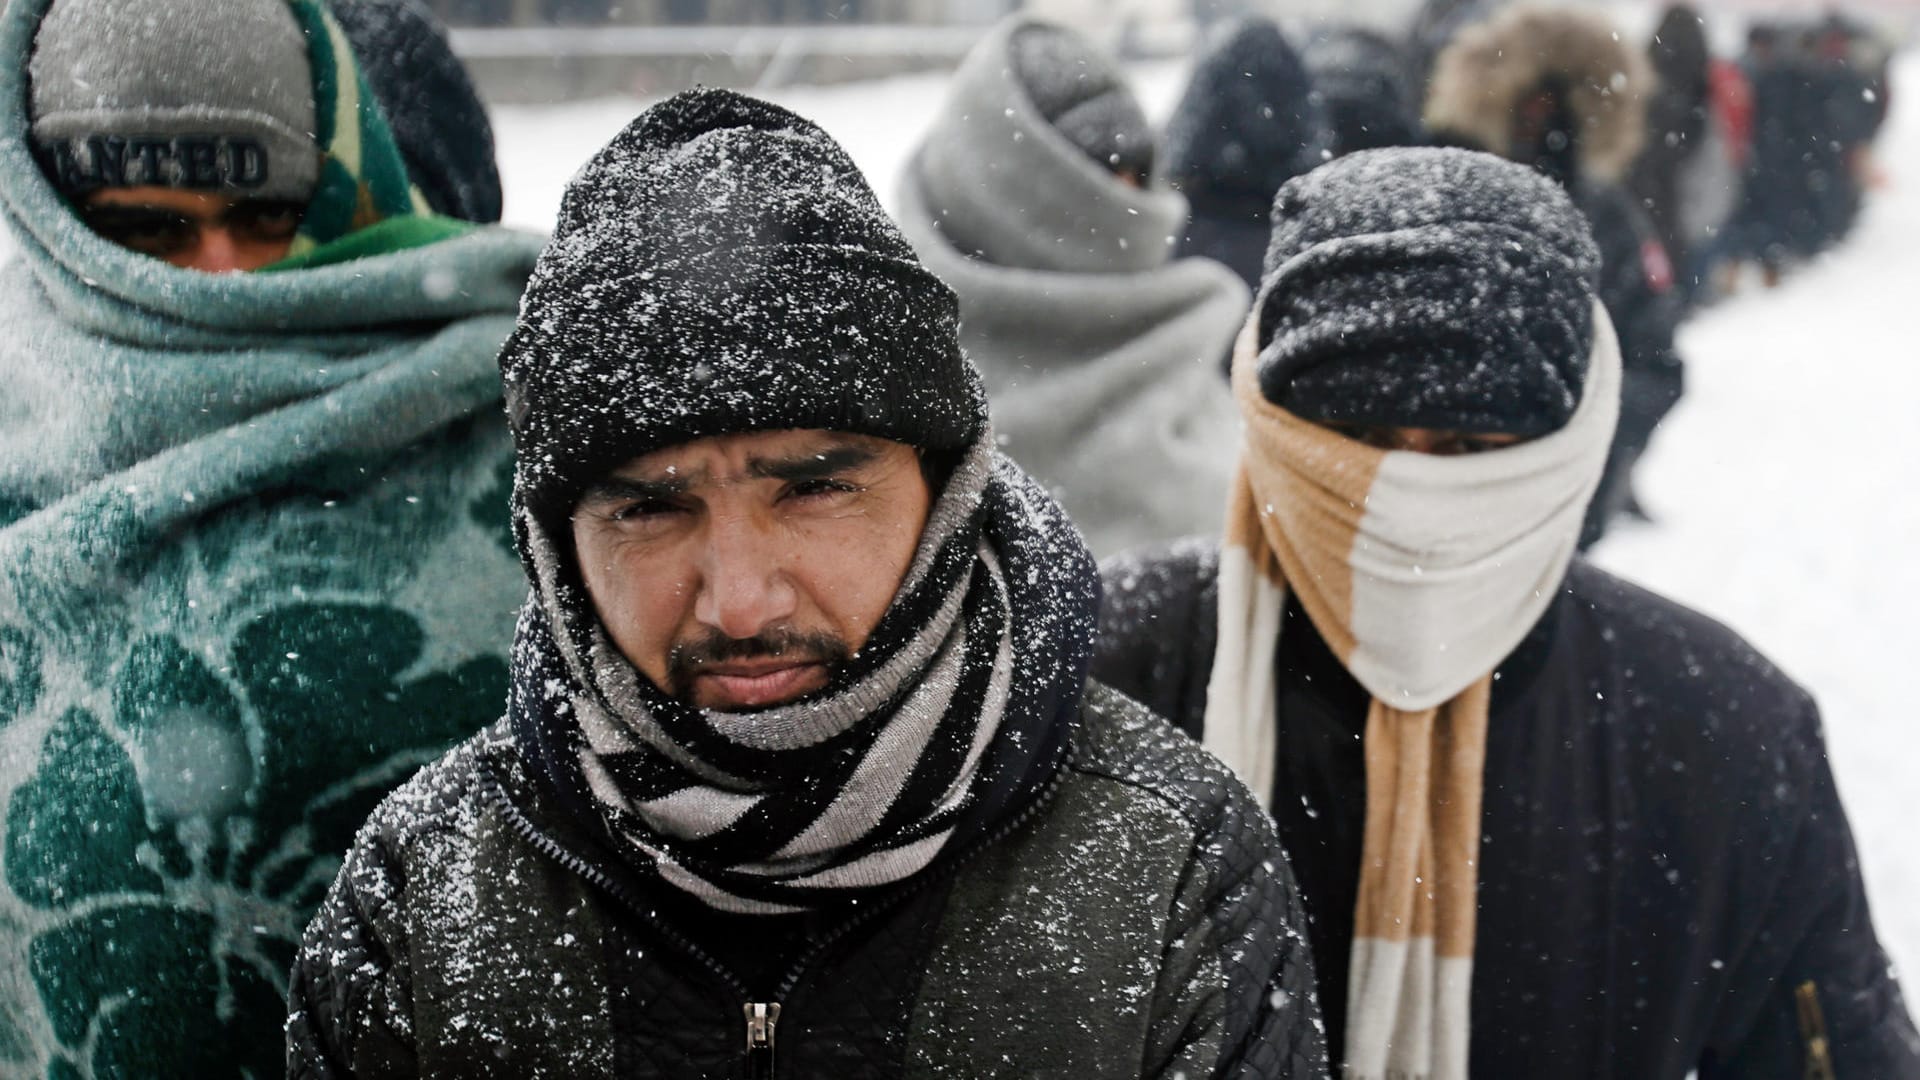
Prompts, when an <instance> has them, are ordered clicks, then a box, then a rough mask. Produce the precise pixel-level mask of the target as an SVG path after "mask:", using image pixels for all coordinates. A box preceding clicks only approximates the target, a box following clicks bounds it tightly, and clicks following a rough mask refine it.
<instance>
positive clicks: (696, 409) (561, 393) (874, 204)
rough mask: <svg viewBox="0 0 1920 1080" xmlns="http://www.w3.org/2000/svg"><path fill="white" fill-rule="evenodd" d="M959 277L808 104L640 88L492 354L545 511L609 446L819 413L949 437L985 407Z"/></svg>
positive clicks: (627, 449) (797, 422) (953, 443)
mask: <svg viewBox="0 0 1920 1080" xmlns="http://www.w3.org/2000/svg"><path fill="white" fill-rule="evenodd" d="M957 335H958V304H957V301H956V300H955V298H954V295H953V292H952V290H950V289H948V288H947V286H946V285H945V284H943V283H942V282H941V281H940V280H939V279H938V278H936V277H935V276H934V275H933V274H932V273H930V272H929V271H928V270H927V269H926V268H925V267H923V266H921V264H920V262H919V260H918V259H917V258H916V257H915V255H914V253H913V248H912V247H911V246H910V245H909V244H908V243H907V241H906V239H905V238H904V237H903V236H902V235H901V234H900V231H899V229H898V227H897V226H895V225H894V223H893V221H892V219H890V218H888V217H887V215H886V212H885V211H884V210H882V209H881V207H880V203H879V201H878V200H877V199H876V198H875V197H874V195H873V192H872V190H871V189H870V188H869V187H868V186H867V183H866V180H865V179H864V178H863V177H862V176H861V174H860V170H859V169H858V168H856V167H855V166H854V164H853V162H852V161H851V160H850V159H849V158H848V157H847V155H846V152H845V151H843V150H842V149H841V148H840V147H839V145H838V144H836V143H835V142H834V141H833V140H832V139H831V138H830V137H829V136H828V135H827V134H826V133H825V132H823V131H822V130H820V128H819V127H817V126H816V125H814V124H813V123H811V122H809V121H807V120H804V119H802V118H800V117H798V116H796V115H794V114H793V113H791V112H788V111H787V110H785V109H782V108H780V107H778V106H776V105H771V104H768V103H766V102H763V101H758V100H755V99H753V98H750V97H746V96H743V95H741V94H736V93H732V92H730V91H724V90H707V89H697V90H690V91H687V92H685V93H682V94H679V95H676V96H675V97H672V98H669V99H668V100H666V101H664V102H661V103H660V104H658V105H655V106H653V107H652V108H650V109H648V110H647V111H646V112H644V113H642V114H641V115H640V116H639V117H638V118H637V119H635V120H634V121H633V123H631V124H630V125H628V127H627V129H626V130H625V131H623V132H621V133H620V134H619V135H618V136H616V137H615V138H614V140H613V141H612V142H611V143H610V144H608V145H607V146H606V147H605V148H603V149H602V150H601V151H600V152H599V153H598V154H596V155H595V156H594V157H593V159H592V160H591V161H589V162H588V163H587V165H586V167H585V168H583V169H582V170H581V171H580V172H579V173H578V174H577V175H576V176H575V177H574V178H573V179H572V180H571V181H570V182H569V183H568V185H567V191H566V196H565V199H564V200H563V202H562V204H561V207H560V218H559V221H558V223H557V225H556V227H555V230H554V235H553V239H552V240H551V241H550V242H549V243H548V245H547V248H546V250H545V251H544V252H543V253H542V254H541V256H540V262H539V265H538V266H537V267H536V268H535V271H534V274H533V279H532V281H531V283H530V284H529V285H528V288H527V294H526V298H525V299H524V301H523V302H522V305H521V312H520V321H519V325H518V326H517V327H516V328H515V330H514V332H513V335H512V336H511V337H510V338H508V340H507V344H506V346H505V347H504V349H503V351H502V353H501V357H500V367H501V373H502V375H503V377H504V379H505V383H506V393H507V412H508V418H509V420H510V422H511V424H512V427H513V433H514V440H515V445H516V447H517V449H518V453H519V464H518V469H519V473H518V477H517V480H516V491H517V493H518V496H519V498H520V499H521V500H522V502H523V505H525V506H526V508H527V509H528V510H529V511H530V512H532V513H533V514H534V515H535V516H536V517H537V518H542V519H545V520H552V519H553V517H554V516H556V515H564V514H566V513H569V512H570V511H571V510H572V506H573V503H574V502H575V501H576V500H577V499H578V497H579V493H580V492H581V491H582V490H583V489H584V487H585V486H586V485H587V484H589V483H592V482H593V481H594V480H596V479H598V478H599V477H601V476H603V475H605V473H606V472H607V471H609V470H611V469H613V468H615V467H617V466H619V465H620V464H622V463H623V462H626V461H628V460H631V459H632V458H635V457H638V456H640V455H643V454H647V453H650V452H652V451H654V450H658V449H661V448H663V447H667V446H672V445H676V444H678V443H683V442H687V441H689V440H692V439H698V438H703V437H706V436H710V435H721V434H730V433H735V432H747V431H777V430H789V429H801V428H820V429H826V430H831V431H842V432H850V433H855V434H863V435H873V436H878V437H881V438H886V439H892V440H895V441H897V442H902V443H907V444H909V445H911V446H915V447H918V448H920V449H921V450H923V451H933V452H940V453H957V452H959V451H961V450H964V449H965V448H967V447H968V446H970V445H971V444H972V443H973V441H974V440H975V438H976V437H977V436H978V435H979V434H980V432H981V431H982V430H983V429H984V428H985V426H986V422H987V410H986V397H985V394H984V392H983V391H982V389H981V386H980V381H979V377H978V375H977V374H976V373H975V372H974V370H973V368H972V366H971V365H970V364H969V363H968V362H967V360H966V358H965V356H964V355H963V354H962V353H961V351H960V345H959V339H958V336H957Z"/></svg>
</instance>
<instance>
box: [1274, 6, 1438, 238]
mask: <svg viewBox="0 0 1920 1080" xmlns="http://www.w3.org/2000/svg"><path fill="white" fill-rule="evenodd" d="M1301 56H1302V59H1304V60H1305V61H1306V65H1307V73H1308V79H1309V81H1310V82H1311V84H1312V86H1313V91H1312V92H1313V94H1314V96H1315V97H1316V98H1317V99H1318V100H1319V101H1320V104H1321V108H1322V111H1323V113H1324V115H1325V117H1326V124H1327V135H1328V142H1327V150H1328V151H1329V153H1330V154H1331V155H1332V156H1333V157H1345V156H1346V155H1348V154H1351V153H1353V152H1354V151H1356V150H1378V149H1381V148H1383V147H1388V146H1419V145H1421V144H1422V143H1424V142H1425V141H1426V129H1425V128H1424V127H1422V126H1421V124H1420V102H1419V99H1418V97H1417V96H1416V95H1415V93H1414V88H1413V84H1412V83H1411V82H1410V81H1409V79H1408V75H1407V67H1408V65H1407V58H1406V56H1405V53H1404V51H1403V50H1402V49H1401V47H1400V46H1399V45H1398V44H1396V43H1395V42H1394V41H1393V39H1392V38H1389V37H1387V36H1385V35H1384V34H1378V33H1375V32H1374V31H1371V30H1366V29H1362V28H1360V27H1357V26H1335V27H1330V28H1328V29H1325V30H1322V31H1321V32H1319V33H1317V34H1315V35H1314V36H1313V37H1311V38H1309V39H1308V40H1307V47H1306V49H1305V50H1304V51H1303V52H1302V54H1301ZM1276 190H1277V189H1276ZM1262 254H1264V252H1263V253H1262Z"/></svg>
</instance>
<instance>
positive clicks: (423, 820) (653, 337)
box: [287, 90, 1326, 1080]
mask: <svg viewBox="0 0 1920 1080" xmlns="http://www.w3.org/2000/svg"><path fill="white" fill-rule="evenodd" d="M742 312H751V313H753V317H749V318H742V317H741V313H742ZM958 319H959V309H958V305H957V304H956V301H955V297H954V294H953V292H952V291H951V290H950V289H948V288H947V286H946V285H945V284H943V283H942V282H941V281H940V280H939V279H938V278H936V277H935V276H934V275H933V274H931V273H929V272H928V270H927V268H926V267H924V266H923V265H921V264H920V262H919V261H918V260H917V259H916V258H915V257H914V255H913V249H912V248H911V247H910V246H909V245H908V243H907V242H906V240H905V238H903V237H902V236H901V235H900V232H899V231H898V230H897V229H896V228H895V227H894V224H893V222H892V221H891V220H889V219H888V217H887V215H886V213H885V212H884V211H883V210H882V209H881V208H880V204H879V202H878V201H877V200H876V199H875V198H874V196H873V193H872V191H871V190H869V188H868V187H867V184H866V181H865V179H864V178H863V177H862V176H861V175H860V171H859V170H858V169H857V168H856V167H855V166H854V164H853V162H852V160H851V159H849V158H848V157H847V155H846V153H845V152H844V151H843V150H842V149H841V148H840V147H839V146H838V145H836V144H835V143H834V142H833V140H832V139H830V138H829V137H828V136H827V135H826V134H825V133H824V132H822V131H821V130H820V129H819V127H817V126H816V125H814V124H812V123H809V122H807V121H806V120H803V119H801V118H800V117H798V116H795V115H794V114H792V113H790V112H787V111H786V110H784V109H781V108H778V107H777V106H774V105H770V104H767V103H765V102H762V101H757V100H754V99H752V98H748V97H745V96H742V95H739V94H734V93H731V92H727V91H719V90H695V91H688V92H686V93H683V94H680V95H677V96H675V97H673V98H671V99H669V100H667V101H665V102H662V103H661V104H659V105H656V106H654V107H653V108H651V109H649V110H647V111H646V112H645V113H643V114H641V116H640V117H638V118H637V119H636V120H634V122H633V123H632V124H631V125H629V126H628V127H627V129H626V130H625V131H623V132H622V133H621V134H619V135H618V136H616V137H615V138H614V140H613V141H612V142H611V143H610V144H609V145H608V146H607V147H606V148H604V149H603V150H601V151H600V152H599V153H598V154H596V155H595V156H594V158H593V159H592V160H591V161H590V162H588V163H587V165H586V166H585V167H584V168H582V169H581V170H580V172H579V173H578V174H576V175H575V176H574V178H573V179H572V180H571V181H570V182H569V184H568V186H567V192H566V198H565V200H564V202H563V203H562V207H561V212H560V222H559V225H558V227H557V228H556V230H555V236H554V239H553V242H552V243H551V244H550V245H549V246H548V247H547V249H546V251H545V252H544V253H543V254H542V255H541V258H540V263H539V268H538V270H537V271H536V272H535V275H534V279H533V281H532V283H531V284H530V285H529V286H528V289H527V296H526V304H525V307H524V309H523V315H522V318H521V320H520V323H519V325H518V327H517V328H516V330H515V331H514V334H513V336H512V337H511V338H510V339H509V340H508V342H507V344H506V347H505V348H504V349H503V350H502V352H501V356H500V364H501V372H502V375H503V376H504V378H505V382H506V387H507V411H508V415H509V417H510V423H511V425H512V428H513V433H514V442H515V448H516V450H517V462H518V465H517V470H516V474H515V480H514V526H515V530H516V535H517V536H518V538H519V543H520V550H521V554H522V556H523V558H524V560H525V568H526V575H527V583H528V585H529V586H530V589H529V592H528V596H527V601H526V605H525V607H524V608H523V609H522V612H521V618H520V624H519V628H518V631H517V633H516V634H515V637H514V648H513V658H514V663H513V675H512V688H511V691H510V693H509V695H508V697H507V700H506V702H505V705H506V716H505V717H504V718H503V719H501V720H500V721H499V722H498V723H497V724H495V725H493V726H491V727H489V728H488V729H487V730H486V731H485V732H483V733H482V734H480V735H479V736H477V737H475V738H473V739H471V740H469V741H468V742H466V743H464V744H463V745H461V746H460V747H459V748H457V749H456V750H454V751H453V752H452V753H450V754H448V755H447V756H446V757H444V758H442V759H441V760H440V761H438V762H436V763H435V764H433V765H431V766H429V767H428V768H427V769H425V770H422V771H421V772H420V773H419V774H417V775H416V776H415V777H414V778H413V779H412V780H411V781H409V782H408V783H407V785H406V786H405V787H403V788H402V789H401V790H400V791H398V792H396V793H395V794H394V795H393V796H392V797H391V798H389V799H388V800H387V801H386V802H385V803H383V804H382V805H381V806H380V808H379V809H378V810H377V811H376V812H375V813H374V815H373V817H372V819H371V820H370V821H369V823H368V824H367V826H366V828H364V829H363V830H362V831H361V832H360V834H359V837H358V839H357V840H356V842H355V844H354V847H353V851H352V853H351V854H350V855H349V856H348V858H347V863H346V866H345V867H344V868H342V870H341V872H340V875H339V877H338V878H337V879H336V880H335V882H334V885H333V889H332V891H331V892H330V893H329V894H328V898H327V901H326V903H325V904H324V905H323V906H322V909H321V912H320V914H319V915H318V916H317V917H316V918H315V919H314V921H313V923H312V925H311V926H309V928H308V930H307V934H306V938H305V940H304V942H303V946H302V948H301V950H300V954H299V957H298V959H297V961H296V963H295V968H294V974H293V983H292V988H291V991H290V993H289V1006H290V1011H289V1014H288V1017H289V1019H288V1024H287V1046H288V1075H290V1076H293V1077H299V1078H313V1080H322V1078H336V1077H359V1078H363V1080H372V1078H401V1077H502V1078H521V1077H570V1078H583V1080H594V1078H607V1080H612V1078H614V1077H618V1078H620V1080H638V1078H669V1077H671V1078H681V1077H693V1076H700V1077H722V1076H729V1077H733V1076H750V1077H771V1076H776V1075H778V1076H789V1077H833V1078H836V1080H861V1078H867V1077H874V1078H879V1077H903V1076H911V1077H934V1076H944V1077H987V1076H1036V1075H1038V1076H1061V1077H1153V1078H1157V1080H1172V1078H1175V1077H1183V1076H1184V1077H1187V1078H1189V1080H1202V1078H1215V1080H1227V1078H1244V1080H1267V1078H1274V1080H1289V1078H1298V1080H1320V1078H1322V1077H1324V1076H1325V1072H1326V1061H1325V1051H1324V1048H1323V1044H1322V1041H1321V1035H1320V1030H1319V1017H1318V1011H1317V1009H1316V1007H1315V1004H1314V997H1313V990H1312V987H1313V972H1312V966H1311V964H1310V963H1309V962H1308V955H1309V954H1308V949H1307V946H1306V941H1305V936H1304V927H1303V925H1302V923H1301V919H1300V907H1299V900H1298V896H1297V894H1296V893H1295V891H1294V888H1293V883H1292V880H1291V878H1290V877H1289V875H1288V871H1287V862H1286V856H1285V854H1284V853H1283V852H1282V851H1281V850H1280V848H1279V846H1278V844H1277V843H1276V842H1275V839H1274V834H1273V826H1272V824H1271V822H1270V821H1269V820H1268V818H1267V817H1266V815H1265V814H1263V813H1261V811H1260V809H1259V807H1258V806H1257V804H1256V803H1255V802H1254V800H1253V797H1252V796H1251V795H1250V794H1249V793H1248V792H1247V790H1246V789H1245V787H1243V786H1242V785H1240V784H1239V783H1238V782H1236V781H1235V780H1234V779H1233V777H1232V775H1231V774H1230V773H1228V772H1227V771H1226V769H1225V768H1224V767H1223V766H1222V765H1221V764H1220V763H1219V762H1217V761H1215V760H1213V759H1211V758H1209V757H1208V756H1207V755H1206V753H1205V752H1204V751H1202V750H1201V749H1200V748H1199V747H1197V746H1195V745H1193V744H1192V743H1191V742H1190V741H1188V740H1186V739H1183V738H1181V737H1179V736H1178V735H1177V734H1176V733H1174V732H1173V731H1171V730H1170V729H1168V728H1167V726H1166V723H1165V722H1164V721H1163V720H1161V719H1160V718H1159V717H1156V716H1153V715H1152V714H1150V713H1148V712H1147V711H1146V710H1144V709H1142V708H1141V707H1140V706H1139V705H1137V704H1135V703H1133V702H1131V701H1127V700H1126V699H1124V698H1122V697H1120V696H1119V695H1118V694H1115V693H1113V692H1111V691H1109V690H1107V689H1106V688H1104V687H1102V686H1100V685H1099V684H1097V683H1093V682H1089V681H1088V679H1087V676H1086V669H1087V662H1088V660H1089V659H1090V656H1091V653H1092V650H1093V636H1094V631H1095V628H1096V621H1097V618H1098V608H1099V595H1100V579H1099V575H1098V572H1097V571H1096V569H1095V567H1094V563H1093V560H1092V558H1091V557H1090V556H1089V555H1088V553H1087V550H1086V547H1085V545H1084V544H1083V543H1082V541H1081V539H1080V536H1079V534H1078V533H1077V532H1076V531H1075V530H1074V527H1073V524H1072V523H1071V522H1069V521H1068V520H1067V518H1066V517H1065V515H1063V514H1062V513H1061V511H1060V508H1059V507H1058V506H1057V505H1055V503H1054V502H1053V500H1052V499H1051V498H1049V497H1048V496H1047V494H1046V492H1045V491H1044V490H1043V489H1042V488H1041V487H1040V486H1039V485H1038V484H1037V483H1035V482H1034V481H1033V480H1032V479H1031V478H1029V477H1028V476H1027V475H1026V474H1025V473H1024V472H1022V471H1021V470H1020V468H1019V467H1018V466H1017V465H1015V464H1013V462H1011V461H1010V460H1008V459H1007V458H1006V457H1005V456H1004V455H1002V454H1001V453H1000V452H999V450H998V449H997V447H998V441H997V439H996V438H995V433H994V428H993V425H992V422H991V418H990V412H989V409H988V405H987V400H986V395H985V394H984V393H983V391H982V388H981V385H980V381H979V378H978V376H977V374H976V373H975V371H974V369H973V366H972V365H971V364H970V363H969V362H968V360H967V357H966V354H965V353H964V352H963V351H962V350H961V348H960V338H959V335H958V332H957V330H958V325H957V324H958Z"/></svg>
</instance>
